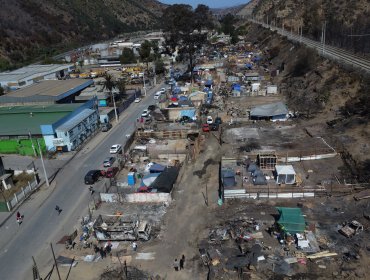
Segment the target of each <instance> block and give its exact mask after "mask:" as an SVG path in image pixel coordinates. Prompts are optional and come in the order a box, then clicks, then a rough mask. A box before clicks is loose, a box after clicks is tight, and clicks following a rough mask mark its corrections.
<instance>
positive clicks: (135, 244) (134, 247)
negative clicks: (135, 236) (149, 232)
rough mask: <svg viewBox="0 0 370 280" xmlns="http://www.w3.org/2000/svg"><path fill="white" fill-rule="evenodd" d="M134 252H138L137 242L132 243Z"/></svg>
mask: <svg viewBox="0 0 370 280" xmlns="http://www.w3.org/2000/svg"><path fill="white" fill-rule="evenodd" d="M132 250H134V252H136V250H137V243H136V242H135V241H134V242H132Z"/></svg>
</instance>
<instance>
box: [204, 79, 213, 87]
mask: <svg viewBox="0 0 370 280" xmlns="http://www.w3.org/2000/svg"><path fill="white" fill-rule="evenodd" d="M204 85H205V86H206V87H210V86H212V85H213V81H212V80H211V79H209V80H207V81H206V82H205V83H204Z"/></svg>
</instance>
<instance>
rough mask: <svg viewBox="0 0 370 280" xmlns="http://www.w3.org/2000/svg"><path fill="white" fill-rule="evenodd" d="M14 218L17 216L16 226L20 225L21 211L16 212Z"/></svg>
mask: <svg viewBox="0 0 370 280" xmlns="http://www.w3.org/2000/svg"><path fill="white" fill-rule="evenodd" d="M16 218H17V223H18V226H20V225H21V223H22V215H21V213H19V212H17V215H16Z"/></svg>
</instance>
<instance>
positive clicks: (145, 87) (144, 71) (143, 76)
mask: <svg viewBox="0 0 370 280" xmlns="http://www.w3.org/2000/svg"><path fill="white" fill-rule="evenodd" d="M143 83H144V96H146V85H145V70H144V72H143Z"/></svg>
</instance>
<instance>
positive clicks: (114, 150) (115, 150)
mask: <svg viewBox="0 0 370 280" xmlns="http://www.w3.org/2000/svg"><path fill="white" fill-rule="evenodd" d="M109 153H110V154H119V153H122V146H121V145H120V144H114V145H113V146H112V147H111V148H110V150H109Z"/></svg>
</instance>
